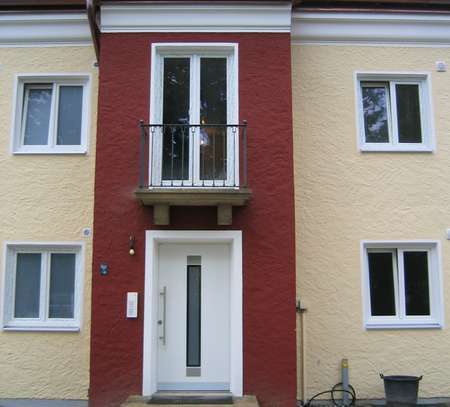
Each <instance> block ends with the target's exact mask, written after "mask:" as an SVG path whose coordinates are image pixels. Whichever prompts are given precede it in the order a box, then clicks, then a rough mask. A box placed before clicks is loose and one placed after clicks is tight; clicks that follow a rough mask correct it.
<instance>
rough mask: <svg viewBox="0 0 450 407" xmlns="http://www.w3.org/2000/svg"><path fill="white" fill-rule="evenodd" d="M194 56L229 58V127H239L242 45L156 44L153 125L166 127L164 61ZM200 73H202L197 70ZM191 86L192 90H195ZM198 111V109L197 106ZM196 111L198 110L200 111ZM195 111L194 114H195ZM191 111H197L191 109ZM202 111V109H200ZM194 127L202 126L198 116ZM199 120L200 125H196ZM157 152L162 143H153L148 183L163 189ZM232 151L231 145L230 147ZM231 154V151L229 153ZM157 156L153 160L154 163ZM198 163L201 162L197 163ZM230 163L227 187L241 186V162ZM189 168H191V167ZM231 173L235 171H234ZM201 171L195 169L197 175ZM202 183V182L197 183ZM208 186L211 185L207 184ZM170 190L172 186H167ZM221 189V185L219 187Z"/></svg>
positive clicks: (233, 161) (152, 89)
mask: <svg viewBox="0 0 450 407" xmlns="http://www.w3.org/2000/svg"><path fill="white" fill-rule="evenodd" d="M192 55H197V56H200V57H220V58H227V78H229V79H228V80H227V95H228V97H227V124H239V97H238V95H239V91H238V84H239V78H238V72H239V69H238V60H239V55H238V44H237V43H154V44H152V49H151V80H150V113H149V115H150V123H151V124H160V123H162V97H163V96H162V87H163V77H162V75H163V60H164V58H165V57H172V56H178V57H180V56H185V57H191V56H192ZM197 69H200V68H199V67H197ZM192 80H193V72H192V70H191V82H192ZM192 86H193V85H192V83H191V89H192ZM196 107H198V106H196ZM196 107H195V108H196ZM195 108H194V110H195ZM191 109H193V107H192V106H191ZM197 110H198V109H197ZM190 116H191V117H190V119H191V120H190V122H191V124H199V123H198V122H199V121H200V120H199V118H197V117H196V115H195V114H194V115H190ZM195 119H197V122H196V123H194V122H193V120H194V121H195ZM227 139H228V140H227V143H228V144H231V145H233V143H231V142H230V137H228V138H227ZM153 147H155V148H154V149H155V150H157V151H162V144H161V141H159V142H157V143H155V145H154V146H153V145H152V144H151V143H150V145H149V163H154V164H153V166H154V168H151V167H152V166H151V165H149V169H148V171H149V172H148V179H149V181H151V183H152V184H155V185H159V184H160V182H161V166H162V162H161V159H162V157H161V155H160V154H157V153H156V154H155V152H153V151H152V148H153ZM228 147H230V145H228ZM192 150H193V151H195V152H196V151H197V149H195V148H194V149H192V148H191V152H190V155H191V156H190V159H192V153H193V151H192ZM227 151H230V150H227ZM234 151H235V154H236V156H237V157H239V134H238V132H236V135H235V138H234ZM152 154H153V159H152ZM197 162H198V159H197ZM227 163H228V171H227V174H228V177H227V180H225V182H224V185H223V187H231V186H235V187H237V186H239V158H238V159H235V157H231V158H230V159H229V160H227ZM189 167H191V166H190V165H189ZM230 170H231V171H230ZM195 172H197V169H194V173H195ZM196 178H197V177H195V175H194V187H195V184H196V183H197V184H198V186H199V187H200V186H203V183H201V182H199V181H198V180H196ZM196 181H198V182H196ZM190 182H191V180H189V183H190ZM210 183H211V186H212V185H214V186H217V184H218V181H217V180H216V181H215V182H214V183H213V182H212V181H211V182H210ZM173 184H174V186H181V185H182V183H181V182H179V185H177V183H176V182H174V183H173ZM204 185H207V182H205V183H204ZM166 186H167V187H168V186H169V183H168V185H166ZM219 186H220V185H219Z"/></svg>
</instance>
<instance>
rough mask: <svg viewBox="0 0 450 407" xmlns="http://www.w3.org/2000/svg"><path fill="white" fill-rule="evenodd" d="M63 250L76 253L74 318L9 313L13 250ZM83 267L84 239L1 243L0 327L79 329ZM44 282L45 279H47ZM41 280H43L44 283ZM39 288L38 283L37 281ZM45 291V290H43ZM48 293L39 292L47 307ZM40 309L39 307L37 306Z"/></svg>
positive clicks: (11, 308)
mask: <svg viewBox="0 0 450 407" xmlns="http://www.w3.org/2000/svg"><path fill="white" fill-rule="evenodd" d="M42 251H50V252H64V253H75V254H76V269H75V294H74V318H70V319H69V318H67V319H66V318H61V319H56V318H54V319H53V318H52V319H49V318H45V320H35V319H22V320H17V319H14V317H13V314H12V312H13V307H14V289H13V284H14V282H13V280H14V278H15V273H16V270H15V264H16V253H20V252H27V253H30V252H36V253H40V252H42ZM84 269H85V244H84V242H29V241H8V242H5V244H4V250H3V279H2V290H1V292H2V293H3V300H2V301H1V305H0V308H1V309H0V311H1V321H0V322H1V329H2V330H3V331H62V332H78V331H80V329H81V323H82V310H83V290H84V273H85V272H84ZM47 283H48V282H47ZM47 283H44V284H47ZM41 291H42V284H41ZM47 291H48V290H47ZM47 301H48V293H47V294H46V295H45V296H42V295H41V304H40V307H41V308H42V307H43V306H44V307H45V309H47V308H48V307H47V305H48V304H47ZM41 312H43V310H42V309H41Z"/></svg>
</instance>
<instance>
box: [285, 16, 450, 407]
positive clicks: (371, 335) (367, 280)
mask: <svg viewBox="0 0 450 407" xmlns="http://www.w3.org/2000/svg"><path fill="white" fill-rule="evenodd" d="M363 27H364V28H363ZM292 33H293V34H292V35H293V38H292V42H293V45H292V58H293V80H292V82H293V106H294V108H293V111H294V157H295V159H294V161H295V191H296V192H295V193H296V231H297V233H296V246H297V296H298V298H299V299H301V301H302V306H303V307H304V308H306V309H307V310H306V312H304V314H303V317H302V318H303V322H304V327H303V328H304V332H303V334H304V336H303V338H304V340H303V344H301V343H300V341H299V350H298V355H299V366H300V369H299V370H303V371H304V372H305V374H304V377H303V379H302V380H300V381H299V396H300V397H305V398H309V397H311V396H312V395H314V394H315V393H317V392H319V391H321V390H326V389H329V388H330V387H331V386H332V385H333V384H334V383H336V382H340V381H341V374H340V363H341V359H343V358H348V362H349V372H350V382H351V384H352V385H353V387H354V388H355V389H356V391H357V395H358V398H363V399H373V398H383V397H384V389H383V381H382V380H381V379H380V377H379V374H380V373H383V374H391V375H392V374H403V375H415V376H421V375H423V379H422V381H421V382H420V393H419V396H420V397H424V398H427V397H448V375H447V373H446V367H447V366H448V364H449V359H448V357H447V355H446V352H445V346H446V343H447V339H446V338H447V335H448V328H447V326H448V309H449V306H448V293H449V285H448V284H449V282H448V273H449V269H448V256H449V247H448V240H447V239H448V236H447V228H448V208H449V196H448V188H447V172H448V170H447V161H448V157H449V152H450V151H449V145H448V136H447V135H448V132H449V130H450V128H449V121H448V119H447V113H446V112H447V110H448V107H447V106H448V97H449V93H448V84H449V80H450V79H449V72H448V69H447V68H446V64H447V63H448V61H449V57H450V54H449V48H448V44H449V33H450V32H449V31H448V15H446V14H442V13H437V12H436V11H435V12H434V13H433V12H429V11H428V12H424V10H422V11H421V12H419V13H417V12H413V11H412V10H410V11H409V12H408V11H403V12H401V13H398V12H393V10H390V11H389V10H385V11H384V12H381V11H380V10H366V11H359V12H355V11H352V10H345V9H344V10H340V11H336V10H335V11H332V10H328V11H327V10H322V11H320V12H318V11H317V10H311V9H310V8H304V9H302V10H298V11H297V12H294V14H293V31H292ZM299 326H300V321H299ZM301 353H303V354H304V359H303V360H300V354H301ZM302 392H303V395H302Z"/></svg>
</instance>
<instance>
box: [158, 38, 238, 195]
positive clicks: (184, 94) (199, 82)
mask: <svg viewBox="0 0 450 407" xmlns="http://www.w3.org/2000/svg"><path fill="white" fill-rule="evenodd" d="M192 51H193V52H189V49H183V47H181V48H176V49H173V48H171V49H170V50H168V51H166V52H163V53H159V54H158V55H157V56H156V63H155V65H154V75H155V77H154V79H153V81H152V86H153V87H154V89H153V99H152V107H151V109H152V112H151V116H152V117H151V125H150V136H151V137H150V143H151V145H150V151H151V157H150V158H151V165H150V180H151V184H152V185H158V186H174V187H180V186H182V187H184V186H195V187H199V186H234V185H236V184H237V182H236V176H235V174H237V172H238V167H237V166H238V160H237V157H238V150H239V128H238V127H237V114H236V111H237V97H236V92H235V89H236V83H235V80H234V74H235V71H234V60H235V52H234V47H232V48H231V49H223V48H221V47H218V49H216V47H214V46H210V47H207V48H205V49H201V48H196V49H195V50H192Z"/></svg>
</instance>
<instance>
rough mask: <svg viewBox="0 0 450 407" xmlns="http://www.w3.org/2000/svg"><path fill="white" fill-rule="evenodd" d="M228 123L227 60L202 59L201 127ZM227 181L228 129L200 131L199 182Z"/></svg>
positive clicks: (204, 129) (214, 127)
mask: <svg viewBox="0 0 450 407" xmlns="http://www.w3.org/2000/svg"><path fill="white" fill-rule="evenodd" d="M226 123H227V60H226V58H201V63H200V124H223V125H225V124H226ZM226 178H227V129H226V127H225V126H213V127H201V129H200V179H202V180H225V179H226Z"/></svg>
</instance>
